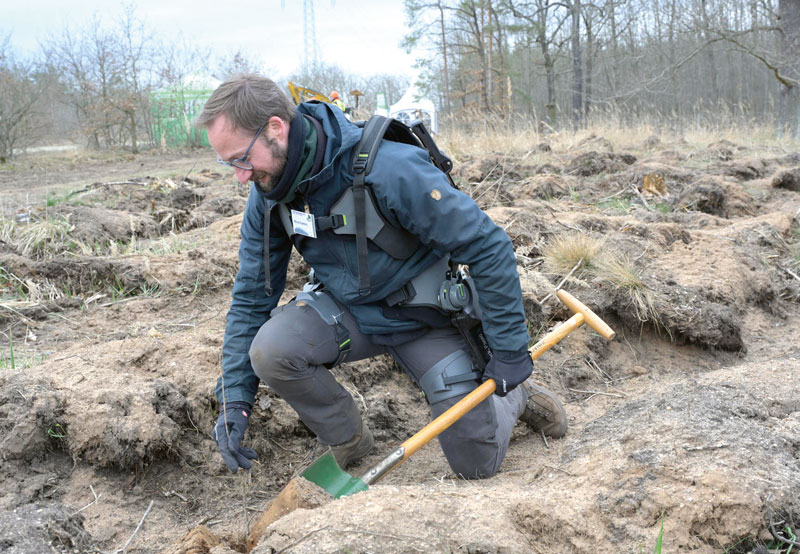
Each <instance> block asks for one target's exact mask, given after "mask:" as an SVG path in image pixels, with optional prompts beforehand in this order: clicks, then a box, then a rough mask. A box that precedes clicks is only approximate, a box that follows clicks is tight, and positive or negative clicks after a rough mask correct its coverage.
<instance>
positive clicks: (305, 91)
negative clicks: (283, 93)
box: [289, 81, 331, 104]
mask: <svg viewBox="0 0 800 554" xmlns="http://www.w3.org/2000/svg"><path fill="white" fill-rule="evenodd" d="M289 94H291V96H292V100H294V103H295V104H301V103H303V102H308V101H309V100H319V101H320V102H328V103H329V104H330V102H331V99H330V98H328V97H327V96H325V95H324V94H322V93H321V92H317V91H316V90H312V89H310V88H306V87H303V86H300V85H296V84H294V83H293V82H292V81H289Z"/></svg>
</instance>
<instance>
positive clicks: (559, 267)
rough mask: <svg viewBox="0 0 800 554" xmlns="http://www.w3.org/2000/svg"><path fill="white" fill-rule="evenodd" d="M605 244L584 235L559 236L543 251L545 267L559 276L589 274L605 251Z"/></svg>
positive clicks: (568, 234) (598, 239)
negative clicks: (572, 273)
mask: <svg viewBox="0 0 800 554" xmlns="http://www.w3.org/2000/svg"><path fill="white" fill-rule="evenodd" d="M604 242H605V241H604V240H603V239H600V238H597V237H594V236H592V235H589V234H584V233H567V234H563V235H558V236H556V237H555V238H554V239H553V240H552V241H550V242H549V243H548V244H547V245H546V246H545V247H544V249H543V250H542V256H543V258H544V263H545V267H547V269H549V270H550V271H551V272H553V273H556V274H559V275H567V274H569V273H571V272H577V274H578V275H580V274H584V273H586V272H589V271H591V269H592V268H593V267H594V264H595V262H596V261H597V259H598V257H599V256H600V253H601V252H602V251H603V243H604Z"/></svg>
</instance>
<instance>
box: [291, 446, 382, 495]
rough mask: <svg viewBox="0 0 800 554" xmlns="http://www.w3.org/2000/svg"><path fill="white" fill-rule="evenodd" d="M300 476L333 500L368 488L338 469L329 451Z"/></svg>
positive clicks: (357, 479)
mask: <svg viewBox="0 0 800 554" xmlns="http://www.w3.org/2000/svg"><path fill="white" fill-rule="evenodd" d="M300 475H301V476H302V477H303V478H305V479H307V480H308V481H311V482H312V483H314V484H316V485H319V486H320V487H322V488H323V489H325V491H326V492H327V493H328V494H330V495H331V496H332V497H334V498H341V497H342V496H347V495H350V494H355V493H357V492H361V491H365V490H367V489H368V488H369V487H368V486H367V484H366V483H364V481H362V480H361V479H359V478H358V477H353V476H352V475H350V474H349V473H347V472H346V471H344V470H343V469H342V468H340V467H339V464H337V463H336V458H334V457H333V453H332V452H331V451H330V450H328V451H327V452H325V454H323V455H322V456H320V457H319V458H317V459H316V460H314V463H312V464H311V465H310V466H308V467H307V468H306V469H305V470H304V471H303V473H301V474H300Z"/></svg>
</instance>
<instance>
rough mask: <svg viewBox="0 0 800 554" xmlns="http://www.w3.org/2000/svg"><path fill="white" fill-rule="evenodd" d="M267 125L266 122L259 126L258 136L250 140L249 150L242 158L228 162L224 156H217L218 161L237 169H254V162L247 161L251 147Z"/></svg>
mask: <svg viewBox="0 0 800 554" xmlns="http://www.w3.org/2000/svg"><path fill="white" fill-rule="evenodd" d="M266 125H267V124H266V123H264V125H262V126H261V127H259V128H258V130H257V131H256V136H254V137H253V140H252V141H251V142H250V146H248V147H247V150H245V151H244V155H243V156H242V157H241V158H236V159H235V160H231V161H229V162H226V161H225V160H223V159H222V158H217V163H218V164H222V165H227V166H230V167H235V168H237V169H244V170H245V171H253V164H251V163H250V162H248V161H247V156H248V154H250V149H251V148H252V147H253V145H254V144H255V143H256V139H258V136H259V135H260V134H261V131H263V130H264V127H266Z"/></svg>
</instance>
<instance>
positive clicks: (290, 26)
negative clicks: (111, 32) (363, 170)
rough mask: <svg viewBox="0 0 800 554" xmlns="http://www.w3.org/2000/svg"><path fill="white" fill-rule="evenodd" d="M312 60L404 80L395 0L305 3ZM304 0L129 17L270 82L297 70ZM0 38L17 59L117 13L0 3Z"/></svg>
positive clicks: (139, 11)
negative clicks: (248, 62) (240, 60)
mask: <svg viewBox="0 0 800 554" xmlns="http://www.w3.org/2000/svg"><path fill="white" fill-rule="evenodd" d="M313 1H314V14H315V23H316V25H315V26H316V35H317V47H318V50H319V55H320V61H322V62H325V63H332V64H336V65H339V66H340V67H342V68H343V69H345V70H346V71H347V72H349V73H359V74H362V75H372V74H376V73H391V74H396V75H404V76H407V77H412V76H413V75H414V70H413V67H412V66H413V63H414V56H413V55H409V54H406V53H405V51H404V50H403V49H402V48H401V47H400V46H399V43H400V41H401V40H402V39H403V36H404V35H405V34H406V33H407V29H406V26H405V14H404V12H403V0H333V1H332V0H313ZM303 2H304V0H261V1H258V2H257V1H253V0H233V1H229V2H218V1H217V2H210V1H208V0H133V2H132V3H133V5H134V6H135V7H136V11H135V14H136V16H137V18H138V19H140V20H144V21H145V23H146V24H147V25H148V26H149V27H150V28H151V29H153V30H154V31H155V32H156V33H157V35H159V36H161V37H164V38H166V37H170V36H177V35H178V34H180V35H182V36H183V37H184V38H185V39H186V40H187V41H188V42H190V43H192V42H194V43H196V44H202V45H205V46H210V47H212V48H213V50H214V52H215V53H216V54H219V55H222V54H230V53H233V52H235V51H237V50H241V51H243V52H245V53H246V54H249V55H250V56H252V57H258V58H259V59H260V60H261V61H262V62H263V63H264V65H265V66H266V68H267V69H268V70H269V71H272V72H274V73H273V74H272V75H270V76H271V77H273V78H279V77H285V76H288V74H289V73H291V72H293V71H298V70H299V69H300V68H301V67H302V64H303V59H304V54H303ZM0 5H1V6H2V7H0V39H2V38H3V37H4V36H6V35H8V34H9V33H10V34H11V45H12V47H13V50H14V51H15V52H17V53H22V54H24V55H30V54H32V53H34V52H35V51H36V49H37V46H38V44H39V42H42V41H45V40H47V39H48V38H50V37H53V36H58V35H59V34H60V32H61V30H62V29H63V28H64V27H65V26H70V27H71V28H72V29H81V28H85V27H86V25H87V24H88V22H89V21H90V19H91V17H92V15H93V14H95V13H96V14H97V15H98V16H100V18H101V20H102V21H103V22H105V23H106V24H107V25H109V26H110V25H112V24H113V23H115V22H116V21H117V20H118V19H119V18H120V15H121V14H122V12H123V7H122V6H123V4H122V2H115V1H114V0H108V1H101V0H0Z"/></svg>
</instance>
